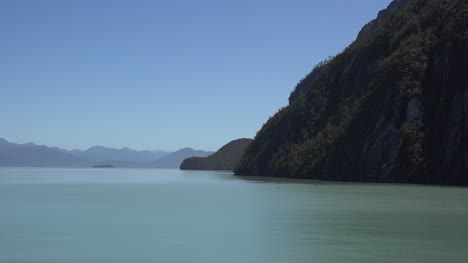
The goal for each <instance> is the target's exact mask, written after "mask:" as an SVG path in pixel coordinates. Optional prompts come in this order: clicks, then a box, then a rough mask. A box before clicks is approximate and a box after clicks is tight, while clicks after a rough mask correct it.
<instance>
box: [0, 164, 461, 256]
mask: <svg viewBox="0 0 468 263" xmlns="http://www.w3.org/2000/svg"><path fill="white" fill-rule="evenodd" d="M467 248H468V188H457V187H434V186H415V185H389V184H357V183H354V184H353V183H325V182H304V181H290V180H273V179H262V178H240V177H235V176H233V175H232V174H231V173H227V172H212V171H210V172H206V171H196V172H195V171H179V170H163V169H161V170H158V169H116V168H113V169H91V168H90V169H61V168H0V262H16V263H19V262H203V263H211V262H213V263H214V262H216V263H218V262H243V263H244V262H246V263H249V262H278V263H279V262H320V263H322V262H325V263H326V262H359V263H362V262H443V261H445V262H468V249H467Z"/></svg>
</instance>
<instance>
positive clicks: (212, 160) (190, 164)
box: [180, 138, 252, 171]
mask: <svg viewBox="0 0 468 263" xmlns="http://www.w3.org/2000/svg"><path fill="white" fill-rule="evenodd" d="M251 141H252V139H247V138H241V139H237V140H233V141H230V142H229V143H227V144H225V145H223V146H222V147H221V148H220V149H219V150H218V151H216V152H215V153H213V154H212V155H210V156H207V157H191V158H187V159H185V160H184V161H183V162H182V163H181V164H180V169H181V170H231V171H232V170H233V169H234V167H235V165H236V164H237V162H239V160H240V158H241V157H242V155H243V154H244V152H245V150H246V148H247V146H248V145H249V144H250V142H251Z"/></svg>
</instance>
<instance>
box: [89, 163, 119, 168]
mask: <svg viewBox="0 0 468 263" xmlns="http://www.w3.org/2000/svg"><path fill="white" fill-rule="evenodd" d="M93 168H114V166H113V165H111V164H101V165H93Z"/></svg>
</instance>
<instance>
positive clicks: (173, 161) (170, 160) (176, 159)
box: [149, 148, 214, 168]
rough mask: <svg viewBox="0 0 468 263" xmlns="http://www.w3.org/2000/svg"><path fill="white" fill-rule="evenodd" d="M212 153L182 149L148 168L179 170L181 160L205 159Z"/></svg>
mask: <svg viewBox="0 0 468 263" xmlns="http://www.w3.org/2000/svg"><path fill="white" fill-rule="evenodd" d="M213 153H214V152H206V151H197V150H194V149H192V148H183V149H180V150H178V151H176V152H174V153H171V154H169V155H167V156H165V157H163V158H161V159H159V160H156V161H154V162H152V163H151V164H150V165H149V167H153V168H179V167H180V164H181V163H182V161H183V160H185V159H187V158H190V157H206V156H209V155H211V154H213Z"/></svg>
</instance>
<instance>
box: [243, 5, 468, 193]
mask: <svg viewBox="0 0 468 263" xmlns="http://www.w3.org/2000/svg"><path fill="white" fill-rule="evenodd" d="M467 10H468V6H467V4H466V1H462V0H451V1H442V0H395V1H393V2H392V3H391V4H390V6H389V7H388V8H387V9H386V10H385V11H382V12H380V13H379V16H378V17H377V18H376V20H374V21H371V22H370V23H369V24H367V25H366V26H365V27H364V28H363V30H362V31H361V33H360V34H359V36H358V37H357V39H356V41H355V42H353V43H352V44H351V45H350V46H349V47H347V48H346V49H345V50H344V51H343V52H342V53H341V54H338V55H337V56H335V57H334V58H332V59H329V60H327V61H325V62H323V63H321V64H319V65H318V66H316V67H315V68H314V70H313V71H312V72H311V73H310V74H309V75H308V76H306V77H305V78H304V79H303V80H302V81H301V82H300V83H299V84H298V85H297V87H296V89H295V91H293V92H292V94H291V96H290V100H289V101H290V103H289V105H288V106H286V107H284V108H282V109H280V110H279V111H278V113H277V114H276V115H275V116H273V117H272V118H270V119H269V120H268V122H267V123H266V124H265V125H264V126H263V127H262V129H261V130H260V131H259V132H258V133H257V136H256V137H255V140H254V141H253V142H252V143H251V144H250V146H249V147H248V149H247V151H246V153H245V154H244V155H243V157H242V159H241V161H240V162H239V165H238V166H237V167H236V169H235V172H236V174H243V175H257V176H281V177H294V178H315V179H323V180H346V181H378V182H410V183H437V184H468V33H467V29H468V23H467V21H468V12H467Z"/></svg>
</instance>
